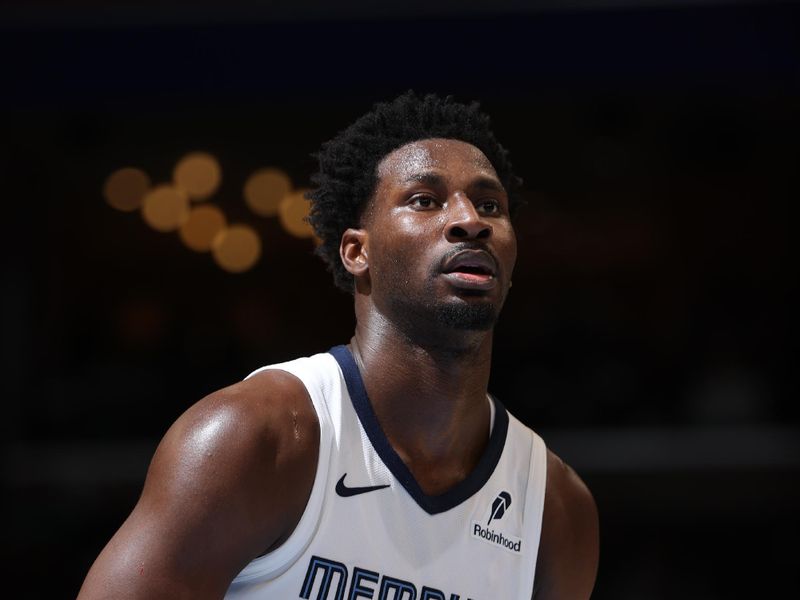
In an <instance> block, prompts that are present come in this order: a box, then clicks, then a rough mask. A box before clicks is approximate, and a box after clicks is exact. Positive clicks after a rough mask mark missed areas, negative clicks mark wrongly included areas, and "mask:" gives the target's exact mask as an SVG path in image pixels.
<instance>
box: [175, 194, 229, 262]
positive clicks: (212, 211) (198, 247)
mask: <svg viewBox="0 0 800 600" xmlns="http://www.w3.org/2000/svg"><path fill="white" fill-rule="evenodd" d="M223 229H225V215H224V214H223V213H222V211H221V210H220V209H219V208H217V207H216V206H213V205H210V204H205V205H202V206H197V207H195V208H193V209H192V211H191V212H190V213H189V218H188V219H186V221H185V222H184V223H183V224H182V225H181V227H180V230H179V233H180V236H181V240H182V241H183V243H184V244H186V245H187V246H188V247H189V248H191V249H192V250H194V251H195V252H208V251H209V250H211V245H212V242H213V241H214V237H215V236H216V235H217V234H218V233H219V232H220V231H222V230H223Z"/></svg>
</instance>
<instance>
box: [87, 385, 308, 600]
mask: <svg viewBox="0 0 800 600" xmlns="http://www.w3.org/2000/svg"><path fill="white" fill-rule="evenodd" d="M318 451H319V423H318V420H317V417H316V413H315V411H314V408H313V405H312V404H311V401H310V398H309V396H308V392H307V391H306V389H305V387H304V386H303V384H302V383H301V382H300V380H298V379H297V378H296V377H294V376H293V375H291V374H289V373H287V372H284V371H278V370H267V371H264V372H262V373H259V374H257V375H255V376H253V377H251V378H249V379H247V380H245V381H242V382H240V383H237V384H235V385H232V386H230V387H228V388H224V389H222V390H219V391H217V392H215V393H213V394H211V395H209V396H207V397H206V398H204V399H202V400H201V401H200V402H198V403H196V404H195V405H193V406H192V407H191V408H190V409H189V410H187V411H186V412H185V413H184V414H183V415H182V416H181V417H180V418H179V419H178V420H177V421H176V422H175V423H174V424H173V425H172V427H170V429H169V431H168V432H167V433H166V435H165V436H164V438H163V439H162V441H161V443H160V444H159V446H158V449H157V450H156V453H155V455H154V457H153V460H152V462H151V464H150V468H149V470H148V473H147V479H146V481H145V485H144V490H143V492H142V496H141V498H140V499H139V502H138V503H137V505H136V507H135V508H134V510H133V512H132V513H131V515H130V516H129V517H128V519H127V520H126V521H125V523H124V524H123V525H122V527H121V528H120V530H119V531H118V532H117V533H116V535H115V536H114V537H113V538H112V540H111V541H110V542H109V544H108V545H107V546H106V548H105V549H104V550H103V552H102V553H101V554H100V556H99V557H98V559H97V561H95V564H94V565H93V567H92V569H91V571H90V572H89V575H88V576H87V578H86V581H85V582H84V586H83V588H82V590H81V596H80V597H81V598H96V597H97V598H99V597H109V593H111V594H112V595H113V596H114V597H118V598H151V597H152V598H155V597H164V594H165V593H166V594H168V595H169V594H171V595H172V596H174V597H183V596H191V597H197V598H220V597H222V595H223V594H224V592H225V590H226V589H227V587H228V585H229V584H230V581H231V580H232V579H233V577H234V576H235V575H236V574H237V573H238V572H239V571H240V570H241V569H242V568H243V567H244V565H246V564H247V563H248V562H249V561H250V560H251V559H253V558H255V557H256V556H258V555H260V554H263V553H264V552H265V551H267V550H268V549H270V548H272V547H275V546H277V545H279V544H280V543H281V542H282V541H283V540H285V539H286V538H287V537H288V536H289V534H291V532H292V530H293V529H294V526H295V525H296V523H297V522H298V521H299V519H300V516H301V515H302V512H303V510H304V508H305V504H306V502H307V499H308V496H309V494H310V491H311V487H312V485H313V480H314V474H315V472H316V462H317V456H318Z"/></svg>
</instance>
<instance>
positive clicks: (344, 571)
mask: <svg viewBox="0 0 800 600" xmlns="http://www.w3.org/2000/svg"><path fill="white" fill-rule="evenodd" d="M348 581H349V582H350V585H349V586H348V585H347V583H348ZM315 589H316V590H317V593H316V595H315V596H314V597H313V598H312V596H311V594H312V593H313V592H314V590H315ZM300 598H305V599H311V600H358V599H359V598H374V599H375V600H461V596H459V595H458V594H450V596H449V597H448V596H446V595H445V593H444V592H443V591H441V590H437V589H435V588H432V587H428V586H423V587H422V589H420V590H418V589H417V586H416V585H414V584H413V583H411V582H410V581H404V580H403V579H398V578H396V577H391V576H389V575H380V574H379V573H376V572H375V571H370V570H368V569H362V568H361V567H354V568H353V572H352V573H350V571H349V570H348V568H347V567H346V566H345V565H343V564H342V563H340V562H337V561H335V560H330V559H328V558H322V557H319V556H312V557H311V559H310V560H309V561H308V571H306V577H305V579H304V580H303V587H302V588H301V589H300ZM464 600H472V599H471V598H465V599H464Z"/></svg>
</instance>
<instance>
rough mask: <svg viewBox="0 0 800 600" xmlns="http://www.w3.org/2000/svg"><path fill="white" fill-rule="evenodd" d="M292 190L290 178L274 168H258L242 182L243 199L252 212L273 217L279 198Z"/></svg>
mask: <svg viewBox="0 0 800 600" xmlns="http://www.w3.org/2000/svg"><path fill="white" fill-rule="evenodd" d="M291 191H292V180H291V179H289V176H288V175H287V174H286V173H284V172H283V171H281V170H280V169H275V168H265V169H259V170H258V171H256V172H255V173H253V174H252V175H250V177H248V178H247V181H246V182H245V184H244V200H245V202H246V203H247V206H249V207H250V210H252V211H253V212H254V213H256V214H257V215H259V216H262V217H274V216H275V215H276V214H277V213H278V206H279V205H280V203H281V200H283V198H284V197H285V196H286V195H287V194H288V193H289V192H291Z"/></svg>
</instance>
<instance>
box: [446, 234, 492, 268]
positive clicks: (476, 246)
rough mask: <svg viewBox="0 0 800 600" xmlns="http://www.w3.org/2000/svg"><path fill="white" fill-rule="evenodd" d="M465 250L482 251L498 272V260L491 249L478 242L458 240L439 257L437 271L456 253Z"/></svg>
mask: <svg viewBox="0 0 800 600" xmlns="http://www.w3.org/2000/svg"><path fill="white" fill-rule="evenodd" d="M465 250H473V251H474V250H477V251H479V252H483V253H484V254H486V255H487V256H488V257H489V258H490V259H491V260H492V263H493V264H494V270H495V272H496V273H499V272H500V261H498V260H497V257H496V256H495V255H494V253H493V252H492V251H491V250H489V249H488V248H487V247H486V246H484V245H483V244H481V243H480V242H459V243H458V244H455V245H454V246H453V248H452V249H450V250H448V251H447V252H446V253H445V254H444V255H443V256H442V257H441V258H440V259H439V264H438V270H439V271H442V270H444V266H445V264H447V261H449V260H450V259H451V258H453V257H454V256H455V255H456V254H460V253H461V252H464V251H465Z"/></svg>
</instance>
